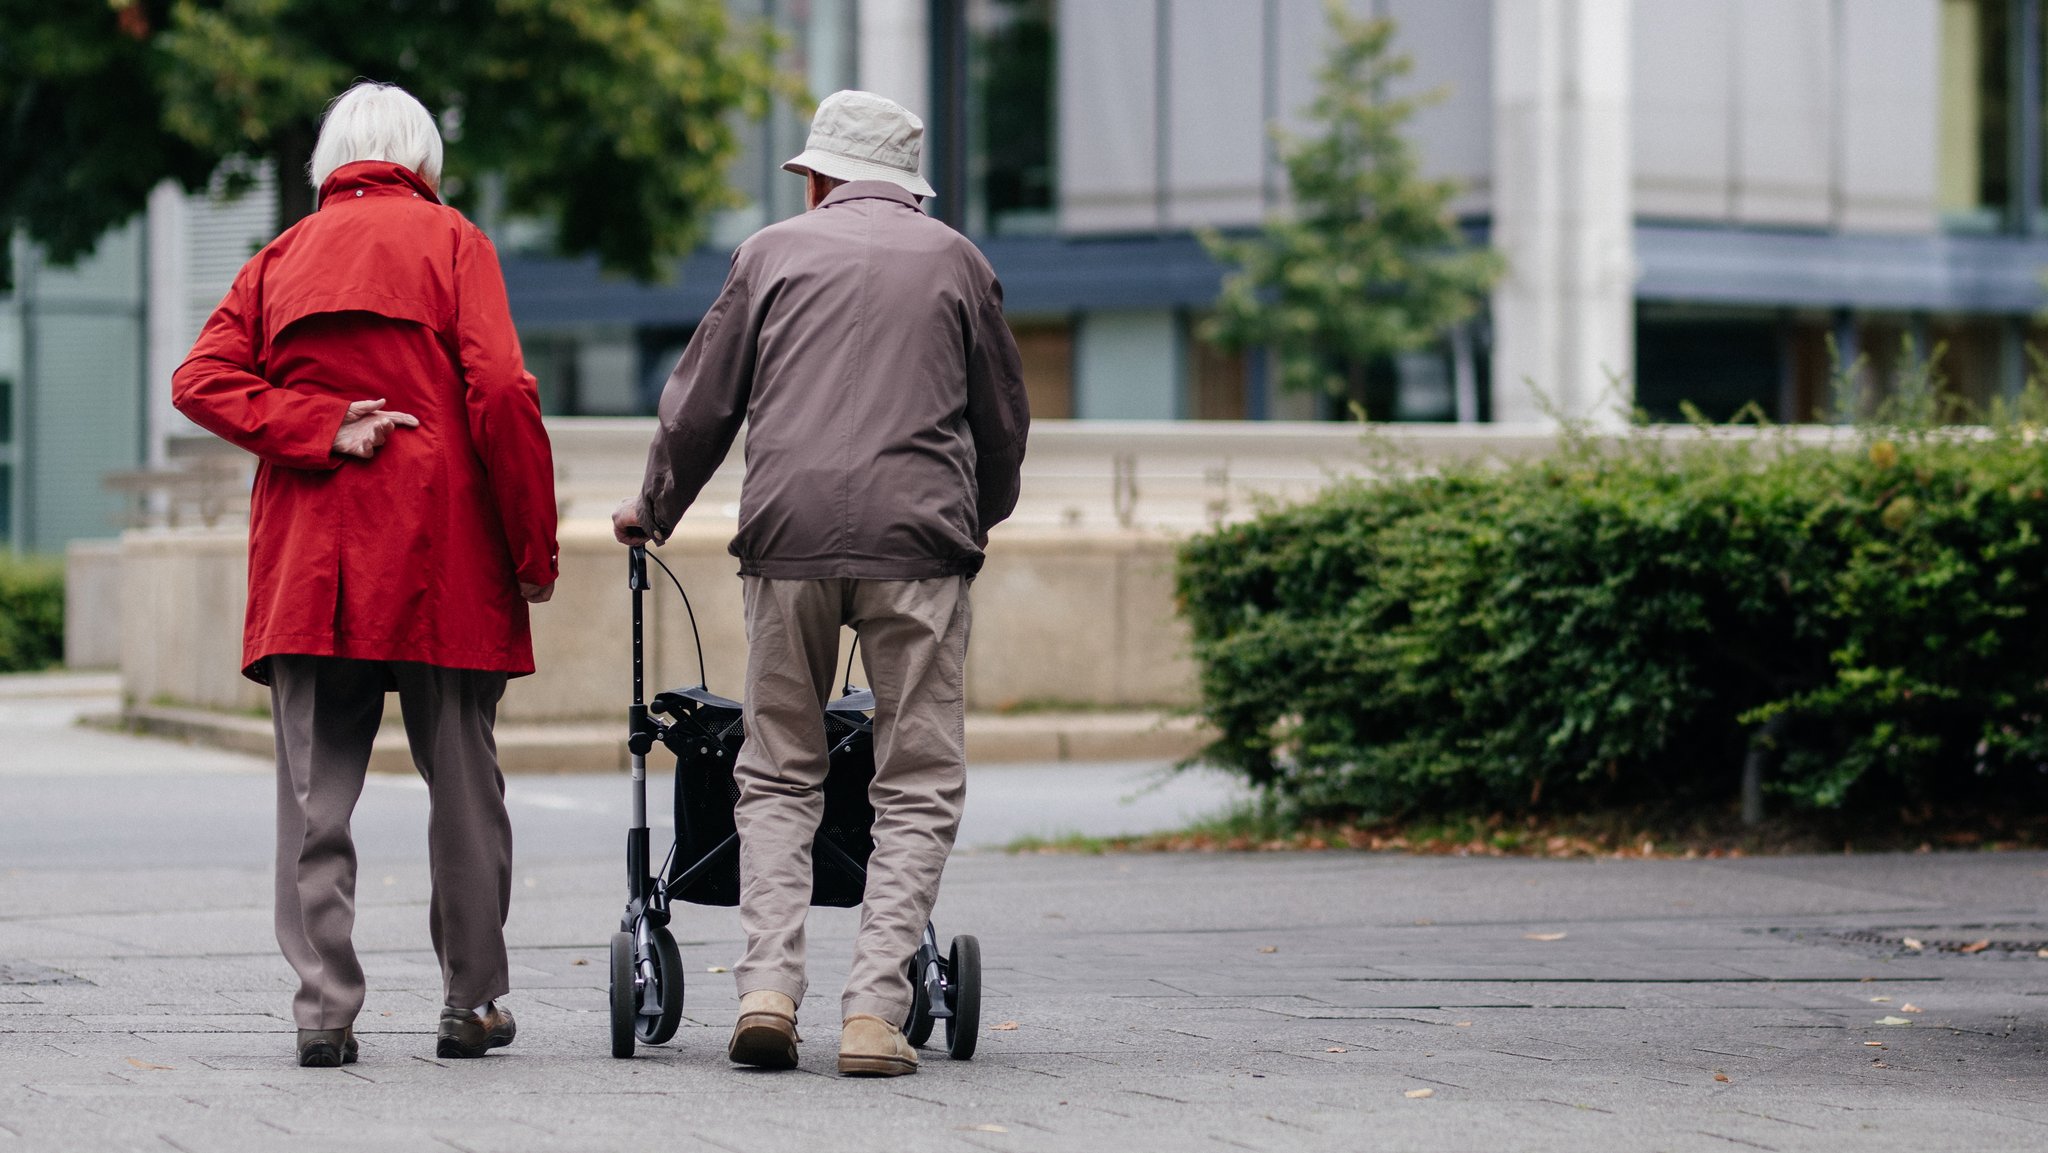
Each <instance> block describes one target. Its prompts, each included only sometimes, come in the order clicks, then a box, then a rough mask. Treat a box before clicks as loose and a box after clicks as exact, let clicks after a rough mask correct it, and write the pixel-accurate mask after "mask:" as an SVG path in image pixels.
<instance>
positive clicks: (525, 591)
mask: <svg viewBox="0 0 2048 1153" xmlns="http://www.w3.org/2000/svg"><path fill="white" fill-rule="evenodd" d="M519 595H520V597H521V598H522V599H523V600H525V601H526V603H527V604H530V605H544V604H546V603H548V601H549V600H550V599H551V598H552V597H553V596H554V595H555V582H553V581H549V582H548V583H546V584H544V585H530V584H527V583H526V582H525V581H520V582H519Z"/></svg>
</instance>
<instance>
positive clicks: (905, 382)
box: [640, 181, 1031, 580]
mask: <svg viewBox="0 0 2048 1153" xmlns="http://www.w3.org/2000/svg"><path fill="white" fill-rule="evenodd" d="M660 417H661V427H660V430H659V431H657V432H656V433H655V436H654V444H653V445H652V447H650V448H649V449H648V453H647V476H646V479H645V481H644V483H643V484H642V486H641V492H640V509H641V519H642V522H643V523H644V524H645V525H646V526H647V528H648V529H649V531H650V532H652V534H653V536H654V539H655V540H656V541H662V540H665V539H667V537H668V535H669V533H670V532H671V531H672V530H673V529H674V528H675V523H676V520H677V519H678V518H680V517H681V516H682V514H683V511H684V510H685V509H687V508H689V506H690V502H691V501H693V500H695V499H696V497H697V493H698V492H699V491H700V490H701V489H702V488H703V487H704V483H705V481H707V480H709V479H710V477H711V474H712V472H713V471H714V470H715V469H717V467H718V465H719V463H720V462H721V461H723V460H724V459H725V454H726V450H727V449H729V448H730V447H731V446H732V441H733V437H734V436H735V435H737V434H738V432H739V428H740V423H741V421H743V420H744V421H746V422H747V449H746V452H747V461H746V464H747V469H746V480H745V483H744V485H743V487H742V489H741V493H740V525H739V535H738V536H736V537H734V538H733V542H732V546H731V551H732V554H733V555H734V556H736V557H738V558H740V571H741V572H742V573H745V574H748V575H753V576H764V577H771V578H776V579H783V580H813V579H824V578H830V577H853V578H860V579H868V580H922V579H925V578H929V577H939V576H949V575H955V574H963V573H964V574H972V573H974V572H976V571H978V570H979V569H980V568H981V561H982V549H983V547H984V546H985V545H986V544H987V543H988V530H989V528H990V527H991V526H993V525H994V524H996V523H997V522H998V521H1001V520H1002V519H1003V518H1004V517H1006V516H1008V515H1010V511H1011V510H1012V509H1013V508H1015V507H1016V504H1017V487H1018V470H1019V467H1020V466H1021V465H1022V463H1023V460H1024V438H1025V432H1026V430H1027V428H1028V426H1029V425H1030V421H1031V414H1030V411H1029V408H1028V406H1027V404H1026V402H1025V397H1024V379H1023V375H1022V370H1021V366H1020V364H1019V362H1018V358H1017V345H1016V341H1015V340H1014V339H1013V338H1012V337H1011V335H1010V329H1009V327H1008V326H1007V325H1006V324H1004V323H1003V290H1002V286H1001V285H1000V284H999V283H997V281H996V277H995V273H994V271H993V270H991V269H990V268H989V265H988V261H987V260H985V259H983V257H982V255H981V253H980V252H979V251H978V250H976V248H975V247H974V245H973V244H972V243H970V242H969V241H968V240H967V239H966V238H965V237H963V236H961V235H960V234H959V233H957V232H955V231H953V230H952V229H951V228H948V227H947V226H946V225H944V224H942V223H940V222H939V221H936V220H933V219H931V218H930V217H928V216H926V215H925V214H924V212H923V210H922V209H920V208H919V207H918V205H917V201H916V198H915V197H913V196H912V195H911V194H910V193H908V192H905V191H904V190H902V189H900V188H898V187H896V186H895V185H893V184H889V183H886V182H883V181H856V182H854V183H851V184H847V185H843V186H841V187H840V188H838V189H836V190H834V191H833V193H832V194H831V195H830V196H828V197H826V198H825V202H824V203H823V204H821V205H819V207H818V208H817V210H815V211H812V212H807V213H805V214H804V215H802V216H799V217H797V218H795V219H793V220H786V221H783V222H782V223H780V224H775V225H771V226H770V227H768V228H764V229H762V230H761V231H760V232H757V233H755V234H754V235H753V236H752V237H750V238H749V239H748V240H747V242H746V243H745V244H743V245H741V246H740V249H739V251H738V252H736V253H734V254H733V259H732V270H731V272H730V273H729V274H728V275H727V277H726V282H725V289H724V291H723V292H722V293H721V294H720V295H719V298H718V301H717V303H715V304H713V305H712V306H711V311H710V312H708V313H706V314H705V316H704V321H703V323H702V324H700V325H699V326H698V328H697V332H696V335H695V336H693V337H691V339H690V345H689V348H688V349H687V350H685V351H684V353H683V358H682V360H681V362H680V363H678V364H677V365H676V369H675V372H674V373H672V374H670V376H669V379H668V385H667V387H666V388H665V389H664V390H663V391H662V395H661V407H660Z"/></svg>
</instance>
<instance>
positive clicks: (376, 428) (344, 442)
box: [334, 400, 420, 460]
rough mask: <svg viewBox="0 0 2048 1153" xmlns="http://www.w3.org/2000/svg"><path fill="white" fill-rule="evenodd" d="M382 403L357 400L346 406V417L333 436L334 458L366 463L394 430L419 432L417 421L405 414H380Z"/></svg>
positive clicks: (415, 418)
mask: <svg viewBox="0 0 2048 1153" xmlns="http://www.w3.org/2000/svg"><path fill="white" fill-rule="evenodd" d="M383 407H384V402H383V401H382V400H358V401H354V402H352V403H351V404H350V405H349V406H348V415H347V416H345V417H343V418H342V420H341V427H340V428H339V429H337V430H335V433H334V454H335V455H336V456H356V457H361V458H362V459H364V460H369V459H370V458H371V457H373V456H376V455H377V450H378V449H380V448H382V447H384V442H385V441H386V440H388V439H390V437H391V430H392V429H394V428H418V427H419V426H420V420H419V418H418V417H416V416H414V415H412V414H411V413H406V412H383V411H381V410H382V409H383Z"/></svg>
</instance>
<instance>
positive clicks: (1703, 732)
mask: <svg viewBox="0 0 2048 1153" xmlns="http://www.w3.org/2000/svg"><path fill="white" fill-rule="evenodd" d="M1178 584H1179V593H1180V597H1181V604H1182V608H1183V612H1184V613H1185V615H1186V618H1187V620H1188V621H1189V622H1190V624H1191V625H1192V627H1193V634H1194V643H1195V654H1196V656H1197V659H1198V662H1199V665H1200V674H1201V693H1202V704H1201V711H1202V713H1203V714H1204V716H1205V717H1206V718H1207V719H1208V720H1209V721H1210V722H1211V723H1212V724H1213V725H1214V727H1215V728H1216V729H1217V730H1218V731H1219V732H1220V734H1221V736H1220V738H1219V739H1218V740H1217V741H1216V742H1215V743H1214V744H1213V745H1212V746H1211V747H1210V748H1209V749H1208V751H1207V754H1206V759H1208V760H1210V761H1212V762H1214V763H1218V764H1221V765H1223V766H1226V767H1229V768H1233V769H1235V770H1238V771H1240V772H1242V773H1244V774H1246V775H1247V776H1249V777H1250V778H1251V779H1252V780H1253V781H1254V782H1255V783H1257V784H1259V785H1261V786H1263V787H1264V788H1265V789H1266V790H1267V792H1268V794H1269V795H1270V796H1271V797H1272V798H1274V799H1276V800H1279V801H1281V802H1283V803H1285V805H1286V806H1287V807H1288V808H1289V809H1290V810H1291V811H1293V812H1295V813H1297V814H1300V815H1305V816H1344V817H1355V816H1360V815H1367V816H1375V817H1393V816H1401V815H1404V814H1412V813H1416V812H1424V811H1426V812H1446V811H1475V810H1484V811H1510V812H1520V811H1525V810H1553V811H1570V810H1578V809H1592V808H1601V807H1607V806H1615V805H1640V804H1644V803H1664V802H1668V803H1678V804H1687V805H1695V804H1700V803H1706V802H1713V801H1718V800H1724V799H1731V798H1733V797H1734V796H1735V795H1736V794H1737V791H1738V789H1739V784H1740V780H1741V774H1742V765H1743V761H1744V757H1745V755H1746V753H1747V752H1748V750H1749V749H1750V747H1751V745H1752V743H1753V742H1756V743H1760V744H1761V745H1762V746H1764V747H1765V750H1766V752H1767V753H1768V758H1769V759H1768V762H1767V763H1768V764H1769V766H1770V771H1769V773H1768V776H1767V778H1766V781H1767V787H1768V788H1769V789H1770V790H1772V791H1773V792H1774V793H1775V794H1776V795H1777V796H1778V797H1779V798H1781V799H1780V801H1779V803H1780V804H1783V803H1786V802H1789V803H1791V804H1792V805H1795V806H1797V807H1800V808H1807V809H1835V808H1843V807H1850V808H1857V807H1862V806H1872V807H1884V806H1892V805H1900V806H1905V805H1926V804H1934V805H1948V804H1952V803H1974V804H1985V803H1989V804H1994V805H2008V804H2010V805H2026V806H2035V807H2039V806H2041V805H2042V802H2043V801H2044V799H2048V787H2044V786H2048V725H2044V723H2043V717H2044V716H2048V449H2044V448H2043V447H2037V446H2035V445H2034V443H2033V438H2032V435H2031V433H2030V432H2028V431H2026V430H2025V429H2023V428H2021V427H2019V426H2017V425H2015V426H2012V427H2007V428H2004V429H1998V430H1991V431H1988V432H1986V433H1984V434H1983V435H1982V436H1973V437H1970V438H1968V439H1964V438H1961V437H1959V436H1958V435H1955V434H1949V435H1940V434H1901V433H1892V434H1882V433H1876V432H1866V433H1864V434H1862V435H1861V437H1860V439H1858V440H1857V441H1855V443H1853V444H1844V445H1838V446H1835V447H1802V446H1799V445H1797V444H1795V443H1792V442H1790V441H1789V440H1788V439H1786V438H1785V437H1784V436H1781V435H1773V434H1771V433H1768V432H1766V433H1764V434H1762V435H1760V436H1759V437H1757V438H1753V439H1751V438H1741V439H1738V438H1733V437H1725V436H1724V437H1718V438H1715V437H1708V438H1706V439H1705V440H1704V442H1701V441H1693V442H1690V443H1688V444H1686V445H1684V446H1678V445H1674V444H1669V443H1665V442H1662V441H1660V440H1659V439H1658V438H1656V437H1654V436H1651V435H1648V434H1644V435H1636V436H1628V437H1622V438H1618V439H1612V440H1607V441H1598V440H1594V439H1591V438H1585V437H1567V438H1566V441H1565V442H1564V444H1563V445H1562V446H1561V449H1560V451H1559V453H1558V454H1557V455H1556V456H1554V457H1552V458H1551V459H1548V460H1544V461H1540V462H1531V463H1524V464H1515V465H1508V466H1495V467H1478V466H1475V467H1471V468H1467V469H1462V470H1456V471H1453V472H1450V473H1448V474H1439V475H1433V476H1422V477H1417V478H1414V479H1406V480H1398V481H1391V482H1384V483H1377V484H1353V485H1348V486H1344V487H1340V488H1337V489H1336V490H1334V491H1332V492H1330V493H1328V494H1327V495H1326V496H1324V497H1323V498H1322V499H1319V500H1317V501H1315V502H1313V503H1310V504H1306V505H1302V506H1299V507H1294V508H1288V509H1285V510H1280V511H1275V512H1271V513H1269V514H1267V515H1265V516H1262V517H1260V518H1258V519H1256V520H1254V521H1251V522H1249V523H1245V524H1239V525H1234V526H1230V527H1227V528H1224V529H1221V530H1219V531H1217V532H1214V533H1211V534H1209V535H1206V536H1202V537H1199V538H1197V539H1195V540H1193V541H1191V542H1189V543H1188V544H1186V545H1185V546H1184V547H1183V549H1182V550H1181V555H1180V566H1179V574H1178Z"/></svg>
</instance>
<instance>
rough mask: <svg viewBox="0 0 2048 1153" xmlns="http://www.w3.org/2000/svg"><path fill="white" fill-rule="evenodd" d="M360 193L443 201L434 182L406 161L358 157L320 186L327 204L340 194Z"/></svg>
mask: <svg viewBox="0 0 2048 1153" xmlns="http://www.w3.org/2000/svg"><path fill="white" fill-rule="evenodd" d="M359 196H417V197H419V198H420V199H422V200H425V201H427V202H428V203H429V204H439V203H441V198H440V197H439V196H436V195H434V189H433V186H431V185H429V184H428V183H427V182H426V181H425V180H423V179H421V178H420V174H419V173H417V172H414V171H413V170H412V169H410V168H407V167H406V166H405V165H403V164H393V163H391V162H390V161H388V160H358V161H356V162H355V163H353V164H344V165H342V166H341V167H340V168H337V169H335V170H334V173H333V174H332V175H330V176H329V177H328V178H327V183H325V184H322V185H321V186H320V207H322V208H325V207H327V205H328V204H329V203H330V202H332V201H333V200H334V199H335V198H336V197H348V198H349V199H355V198H356V197H359Z"/></svg>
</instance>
